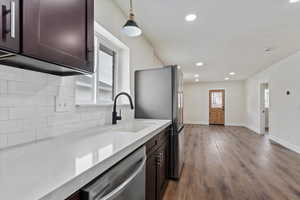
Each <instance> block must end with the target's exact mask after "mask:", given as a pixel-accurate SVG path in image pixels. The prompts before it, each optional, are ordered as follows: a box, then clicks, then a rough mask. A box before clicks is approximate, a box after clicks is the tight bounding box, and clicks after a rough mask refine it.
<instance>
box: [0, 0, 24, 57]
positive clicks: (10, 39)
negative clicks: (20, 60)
mask: <svg viewBox="0 0 300 200" xmlns="http://www.w3.org/2000/svg"><path fill="white" fill-rule="evenodd" d="M0 6H1V8H0V13H1V15H0V16H1V19H0V48H1V49H3V50H9V51H13V52H16V53H18V52H19V50H20V34H19V33H20V24H19V23H20V15H19V13H20V3H19V0H1V1H0Z"/></svg>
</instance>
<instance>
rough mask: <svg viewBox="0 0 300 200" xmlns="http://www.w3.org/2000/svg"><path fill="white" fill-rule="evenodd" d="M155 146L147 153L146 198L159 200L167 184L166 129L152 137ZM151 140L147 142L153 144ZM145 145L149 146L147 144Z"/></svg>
mask: <svg viewBox="0 0 300 200" xmlns="http://www.w3.org/2000/svg"><path fill="white" fill-rule="evenodd" d="M153 140H155V141H157V142H156V144H157V145H156V146H155V147H152V150H150V151H147V152H149V153H148V155H147V165H146V200H161V199H162V198H163V195H164V192H165V189H166V187H167V185H168V170H169V141H168V133H167V131H163V132H162V133H160V135H158V136H156V137H155V138H153V139H152V141H153ZM152 141H151V140H150V141H149V142H148V143H147V144H153V142H152ZM147 144H146V147H148V146H150V145H147Z"/></svg>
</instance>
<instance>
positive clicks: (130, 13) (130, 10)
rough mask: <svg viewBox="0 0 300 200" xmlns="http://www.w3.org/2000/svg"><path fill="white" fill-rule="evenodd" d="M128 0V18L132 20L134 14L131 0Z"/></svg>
mask: <svg viewBox="0 0 300 200" xmlns="http://www.w3.org/2000/svg"><path fill="white" fill-rule="evenodd" d="M129 2H130V9H129V19H131V20H133V17H134V14H133V5H132V0H129Z"/></svg>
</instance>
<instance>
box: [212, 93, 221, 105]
mask: <svg viewBox="0 0 300 200" xmlns="http://www.w3.org/2000/svg"><path fill="white" fill-rule="evenodd" d="M211 107H212V108H223V93H222V92H212V93H211Z"/></svg>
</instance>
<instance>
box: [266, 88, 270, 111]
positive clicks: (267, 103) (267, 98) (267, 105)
mask: <svg viewBox="0 0 300 200" xmlns="http://www.w3.org/2000/svg"><path fill="white" fill-rule="evenodd" d="M269 95H270V94H269V89H265V108H269V106H270V98H269Z"/></svg>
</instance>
